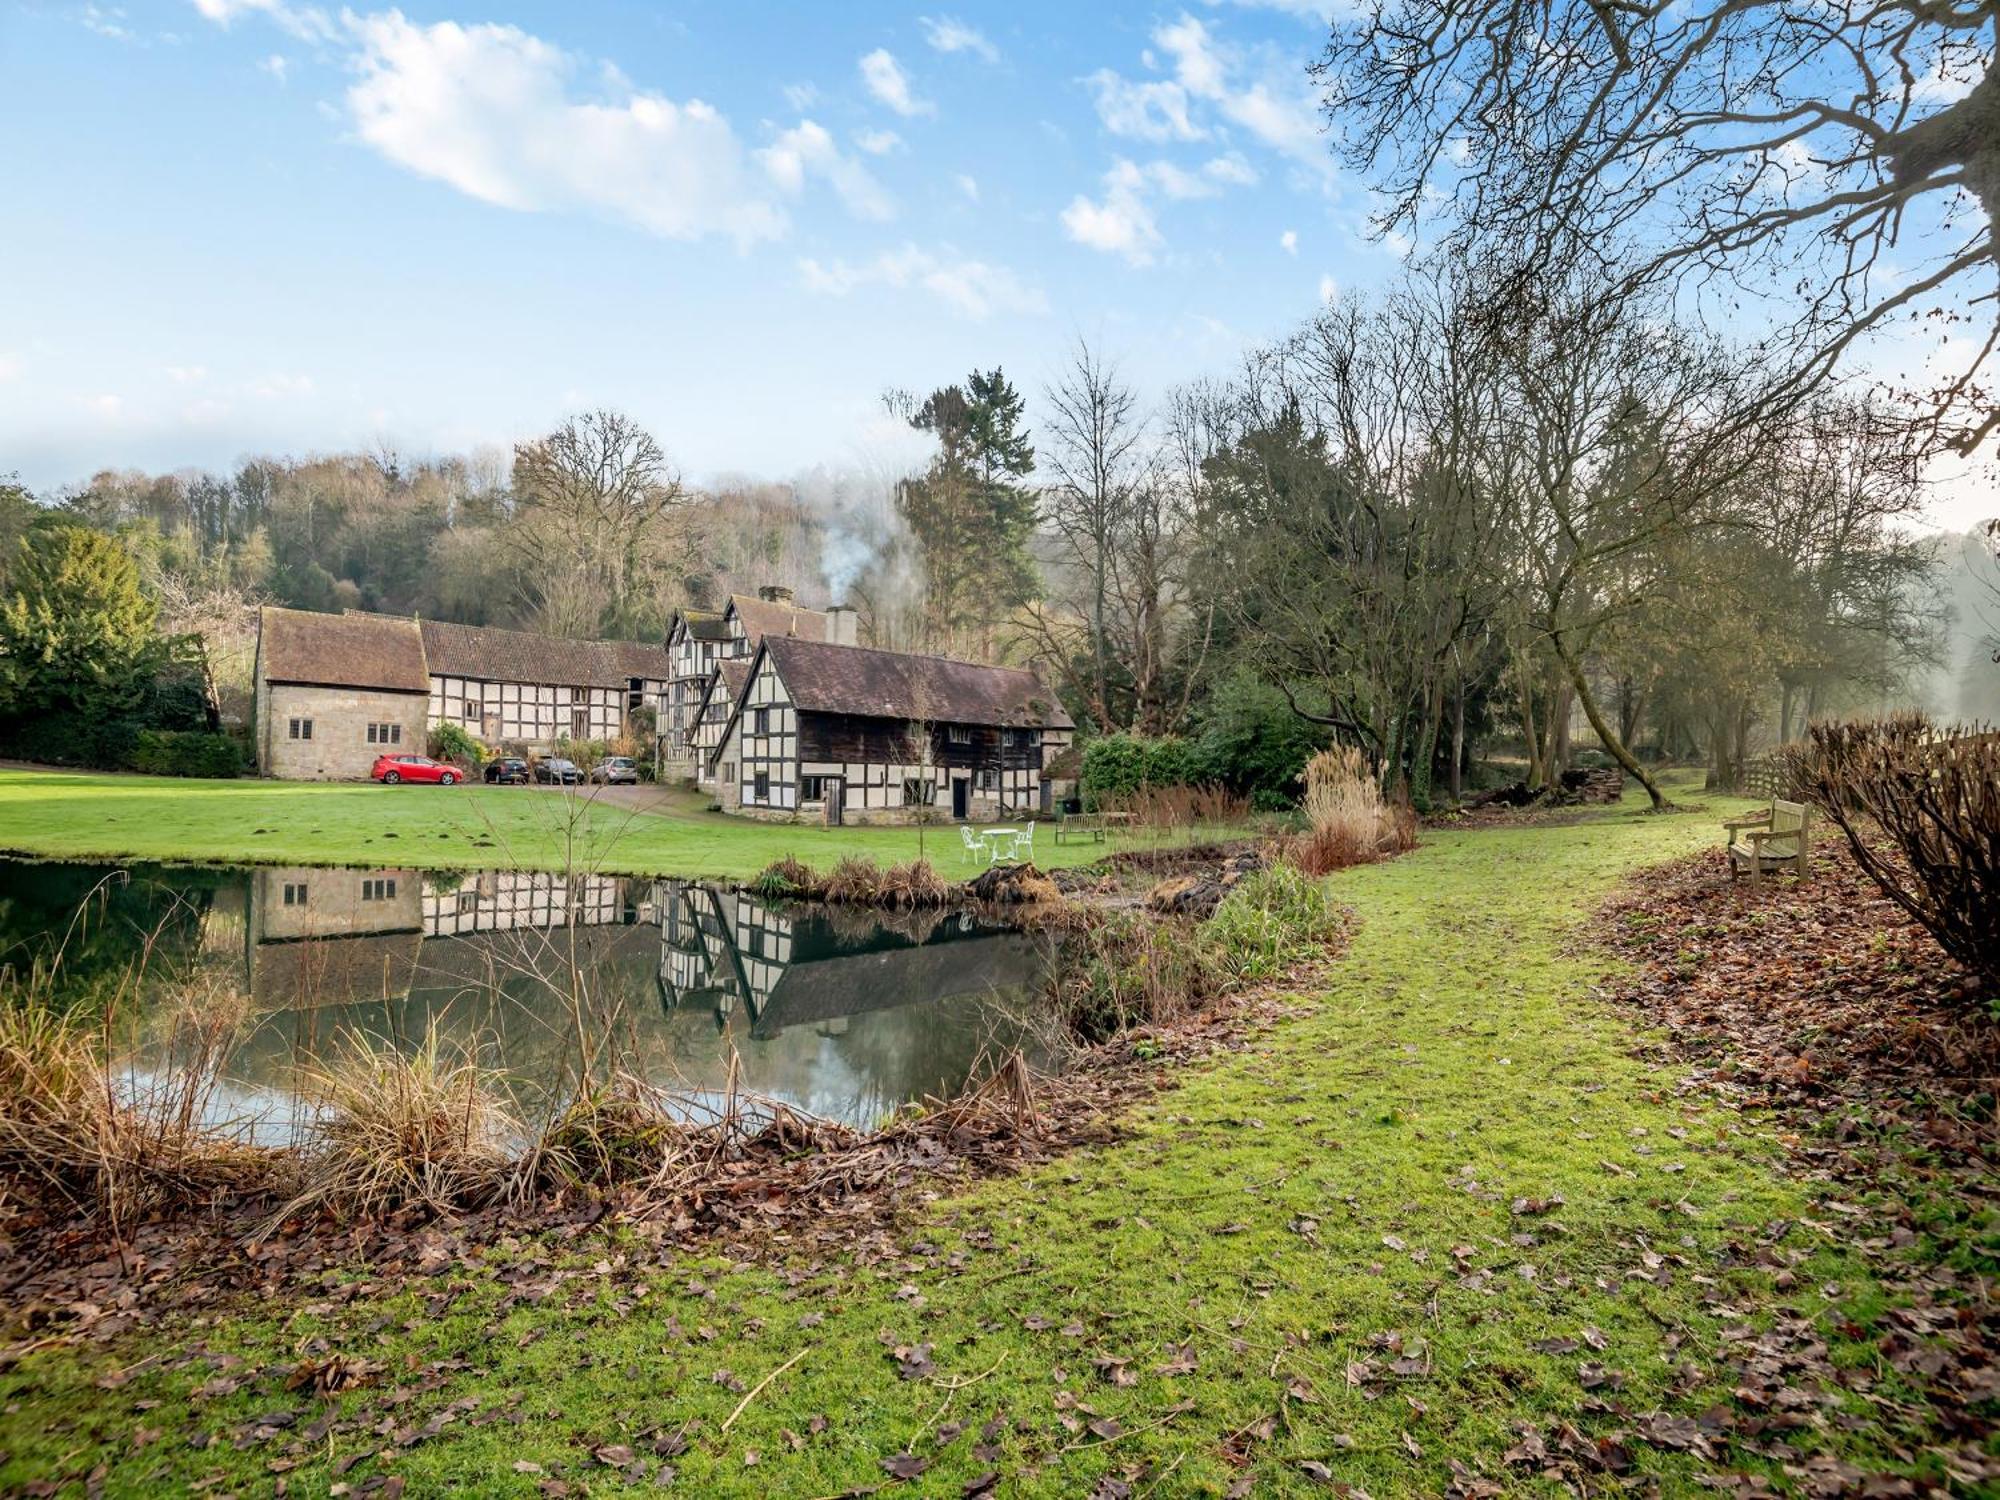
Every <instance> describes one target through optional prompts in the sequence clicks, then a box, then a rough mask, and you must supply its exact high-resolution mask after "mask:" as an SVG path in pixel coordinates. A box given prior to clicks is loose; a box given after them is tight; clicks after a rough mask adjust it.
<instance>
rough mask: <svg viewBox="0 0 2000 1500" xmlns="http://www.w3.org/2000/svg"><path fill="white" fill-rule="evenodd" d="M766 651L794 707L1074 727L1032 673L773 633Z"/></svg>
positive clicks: (952, 720)
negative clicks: (838, 644) (830, 643)
mask: <svg viewBox="0 0 2000 1500" xmlns="http://www.w3.org/2000/svg"><path fill="white" fill-rule="evenodd" d="M764 650H765V652H766V653H767V654H768V655H769V657H770V659H771V661H772V663H773V664H774V665H775V666H776V667H777V669H778V675H779V676H780V677H782V678H783V679H784V681H785V687H786V688H787V689H788V690H789V691H790V693H791V698H792V703H793V705H794V706H795V707H797V708H800V709H803V710H805V711H806V712H808V713H837V714H860V715H863V716H866V717H869V718H881V719H917V720H922V721H925V722H929V723H935V724H996V725H1005V726H1009V727H1012V728H1020V729H1028V728H1049V729H1070V728H1074V727H1075V726H1074V723H1073V721H1072V720H1071V719H1070V716H1069V715H1068V713H1066V712H1065V711H1064V709H1063V706H1062V704H1061V703H1060V702H1058V701H1057V699H1056V695H1055V694H1054V693H1052V692H1050V691H1049V690H1048V689H1047V688H1046V687H1044V686H1043V685H1042V680H1041V679H1040V678H1039V677H1037V676H1036V675H1035V674H1034V673H1033V672H1029V671H1026V670H1023V669H1022V668H1019V667H988V666H982V665H980V664H979V663H977V662H969V661H954V660H952V659H951V658H950V657H944V656H918V655H915V654H913V653H911V652H907V651H877V650H874V649H873V648H871V647H867V646H835V645H829V644H827V643H825V642H822V641H808V640H800V639H797V638H794V637H788V636H777V635H767V636H765V637H764Z"/></svg>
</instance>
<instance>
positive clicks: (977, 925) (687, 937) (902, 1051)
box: [0, 861, 1054, 1144]
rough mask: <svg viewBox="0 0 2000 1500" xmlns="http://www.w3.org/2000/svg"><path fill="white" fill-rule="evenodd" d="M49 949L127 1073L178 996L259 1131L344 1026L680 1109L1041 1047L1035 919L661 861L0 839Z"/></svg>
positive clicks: (907, 1087)
mask: <svg viewBox="0 0 2000 1500" xmlns="http://www.w3.org/2000/svg"><path fill="white" fill-rule="evenodd" d="M57 950H60V951H61V953H62V959H61V963H60V965H59V966H58V968H57V971H56V972H57V975H58V978H57V992H58V994H59V996H61V997H62V998H64V999H66V1000H68V1001H69V1002H70V1003H73V1004H87V1005H96V1006H100V1007H108V1008H110V1009H111V1010H112V1012H113V1013H114V1015H116V1016H117V1017H118V1022H117V1024H115V1025H114V1027H113V1034H114V1035H115V1036H117V1037H119V1038H120V1042H119V1046H120V1049H121V1056H120V1062H121V1065H122V1066H123V1067H124V1069H125V1070H126V1071H127V1072H128V1074H129V1076H131V1077H133V1078H135V1079H138V1080H141V1081H142V1082H143V1080H144V1079H145V1078H147V1077H148V1076H151V1075H156V1074H157V1073H158V1071H159V1070H160V1069H161V1068H163V1067H164V1066H165V1065H166V1059H167V1058H168V1057H169V1056H170V1055H174V1056H178V1055H181V1053H183V1052H184V1051H185V1048H186V1046H187V1043H186V1039H185V1038H186V1032H187V1029H188V1028H187V1026H186V1024H185V1019H186V1017H187V1015H188V1014H189V1012H190V1010H195V1011H198V1012H199V1013H200V1015H199V1019H200V1020H201V1021H202V1022H203V1023H204V1024H206V1025H208V1026H210V1027H211V1028H212V1029H213V1030H214V1032H215V1034H216V1036H217V1037H218V1041H217V1042H216V1043H215V1050H216V1053H217V1055H219V1057H220V1058H221V1061H220V1064H219V1069H218V1082H217V1087H216V1089H215V1092H214V1095H213V1097H212V1099H211V1100H210V1101H209V1102H208V1104H207V1107H206V1113H208V1114H210V1115H211V1116H212V1117H214V1118H216V1119H219V1120H230V1121H237V1122H241V1123H242V1124H243V1126H244V1127H245V1130H246V1133H247V1134H248V1135H249V1137H250V1138H251V1139H254V1140H257V1141H260V1142H263V1143H267V1144H281V1143H283V1142H284V1141H286V1140H288V1139H290V1138H292V1137H293V1136H294V1135H295V1134H296V1133H297V1132H298V1130H299V1128H300V1126H301V1124H302V1123H303V1122H304V1121H305V1120H306V1119H307V1118H308V1113H309V1107H308V1106H307V1105H306V1104H305V1103H304V1102H303V1101H302V1100H301V1098H300V1094H299V1090H300V1080H301V1079H302V1078H304V1077H306V1076H307V1075H308V1074H309V1072H310V1070H311V1069H312V1068H313V1067H314V1066H315V1065H316V1064H317V1063H319V1062H320V1061H321V1060H323V1059H325V1058H327V1057H328V1056H330V1055H332V1054H334V1053H335V1052H337V1051H340V1050H343V1049H344V1048H346V1047H347V1046H349V1045H350V1044H351V1042H352V1039H353V1038H354V1037H355V1036H356V1035H357V1034H359V1035H363V1036H365V1037H367V1038H368V1039H370V1040H371V1041H372V1042H375V1043H378V1044H388V1045H392V1046H396V1047H399V1048H403V1049H413V1048H416V1047H419V1046H421V1045H423V1044H424V1042H425V1040H426V1038H427V1037H428V1036H429V1035H431V1034H432V1033H433V1032H434V1033H435V1034H436V1036H437V1038H438V1039H439V1040H440V1041H441V1042H442V1043H443V1044H444V1045H445V1047H446V1048H447V1049H448V1050H449V1049H460V1048H463V1049H466V1050H468V1051H470V1052H472V1053H473V1054H474V1055H476V1056H478V1058H479V1059H480V1060H481V1061H482V1062H483V1063H485V1064H487V1065H489V1066H491V1067H493V1068H496V1069H498V1070H499V1073H500V1075H501V1078H502V1081H503V1084H504V1086H505V1087H507V1088H508V1090H509V1091H510V1092H511V1093H513V1094H514V1096H515V1097H516V1099H517V1100H518V1102H519V1105H520V1108H521V1112H522V1113H523V1114H524V1115H526V1116H529V1117H532V1116H533V1114H534V1113H535V1112H536V1111H537V1110H538V1109H540V1108H545V1107H547V1105H548V1103H549V1101H550V1100H551V1099H552V1098H556V1097H559V1096H560V1095H561V1094H562V1092H563V1091H564V1090H566V1089H567V1088H568V1087H569V1086H571V1085H572V1084H573V1082H574V1080H575V1078H576V1077H577V1076H578V1073H579V1071H580V1070H582V1069H584V1068H588V1069H589V1070H590V1071H592V1072H593V1073H595V1074H597V1075H599V1076H602V1075H603V1074H605V1073H606V1072H608V1071H609V1070H611V1069H613V1068H617V1069H622V1070H625V1071H627V1072H630V1073H634V1074H636V1075H638V1076H641V1077H643V1078H644V1079H646V1080H647V1081H648V1082H649V1083H652V1084H653V1085H655V1086H657V1087H658V1088H660V1089H662V1090H663V1091H667V1092H669V1093H671V1094H673V1095H675V1096H678V1097H680V1098H681V1099H683V1100H684V1101H686V1106H687V1107H688V1108H689V1109H690V1110H691V1111H694V1112H698V1111H699V1110H700V1109H702V1108H704V1107H712V1106H713V1105H715V1104H716V1103H719V1102H720V1100H721V1099H722V1097H723V1096H724V1094H725V1092H726V1091H727V1090H728V1089H729V1088H730V1087H731V1084H732V1078H733V1084H734V1087H735V1088H736V1089H737V1090H738V1091H739V1093H741V1094H744V1095H748V1096H755V1097H761V1098H764V1099H769V1100H776V1101H780V1102H783V1103H785V1104H787V1105H790V1106H792V1107H794V1108H796V1109H801V1110H804V1111H807V1112H810V1113H811V1114H814V1115H817V1116H820V1117H822V1118H827V1119H833V1120H839V1121H842V1122H844V1123H848V1124H853V1125H859V1126H863V1127H867V1126H872V1125H874V1124H876V1123H878V1122H879V1121H880V1120H881V1119H882V1118H883V1117H884V1116H886V1115H887V1114H888V1113H889V1112H890V1111H892V1110H893V1109H894V1108H895V1107H896V1106H898V1105H900V1104H903V1103H905V1102H907V1101H911V1100H915V1099H921V1098H923V1097H925V1096H927V1095H946V1094H950V1093H952V1092H955V1091H957V1090H958V1089H959V1088H961V1087H962V1086H963V1085H964V1084H965V1083H966V1082H967V1081H968V1079H969V1078H971V1077H972V1076H973V1075H974V1074H975V1073H976V1072H977V1070H978V1069H979V1067H980V1066H981V1065H982V1060H986V1061H990V1060H992V1059H994V1058H997V1057H999V1056H1004V1055H1005V1053H1006V1052H1007V1051H1009V1050H1011V1049H1014V1048H1020V1049H1021V1050H1022V1051H1024V1052H1025V1053H1026V1054H1027V1055H1028V1058H1029V1060H1030V1062H1032V1063H1035V1064H1037V1065H1041V1066H1045V1065H1048V1064H1049V1063H1050V1062H1051V1061H1052V1058H1053V1050H1054V1044H1053V1041H1052V1038H1051V1035H1050V1029H1049V1028H1047V1027H1046V1026H1044V1025H1042V1024H1039V1019H1038V1018H1040V1017H1041V1016H1042V1015H1043V1014H1044V1009H1043V1007H1042V1006H1041V1004H1040V1003H1039V1001H1040V997H1041V995H1042V991H1043V984H1044V981H1045V978H1046V975H1047V972H1048V965H1049V963H1050V961H1051V959H1050V949H1049V945H1048V943H1047V941H1046V940H1045V939H1043V938H1041V937H1039V936H1035V935H1031V934H1028V933H1024V932H1021V931H1018V930H1015V929H1013V928H1011V927H1009V926H1007V925H1006V924H1005V923H1004V922H1002V921H1000V920H999V919H997V918H995V917H992V916H990V915H987V914H982V913H976V912H950V913H943V912H920V913H886V912H876V911H859V910H854V909H849V908H829V907H818V906H807V905H800V904H797V903H786V902H773V901H765V900H760V899H758V898H756V897H754V896H751V895H748V894H745V893H743V892H740V891H735V890H730V889H727V888H722V887H717V886H711V885H704V884H699V883H694V882H689V881H680V880H666V879H661V880H642V879H633V878H627V877H620V876H595V875H593V876H571V877H564V876H560V875H547V874H531V873H523V872H517V871H482V872H450V873H434V872H425V871H422V870H411V869H390V868H383V869H330V868H324V867H318V868H304V867H301V868H284V867H256V868H248V869H215V868H207V867H173V866H157V865H154V866H139V865H135V866H129V867H106V866H88V865H51V864H40V863H29V862H22V861H0V963H10V964H13V965H15V966H16V967H25V966H27V965H28V964H30V963H32V962H35V961H36V960H38V959H39V960H41V961H44V962H46V961H47V960H48V958H49V957H50V955H52V954H53V953H54V952H56V951H57ZM142 959H143V965H142V964H141V960H142ZM134 972H139V973H140V976H141V977H140V978H139V980H138V981H137V982H136V984H135V983H133V982H132V981H130V980H129V979H128V978H127V977H126V976H129V975H131V974H132V973H134ZM190 996H193V997H195V998H194V1000H193V1001H192V1002H191V1001H190V998H189V997H190ZM169 1012H174V1013H175V1017H174V1018H170V1017H169V1014H168V1013H169ZM176 1049H179V1050H178V1051H177V1050H176Z"/></svg>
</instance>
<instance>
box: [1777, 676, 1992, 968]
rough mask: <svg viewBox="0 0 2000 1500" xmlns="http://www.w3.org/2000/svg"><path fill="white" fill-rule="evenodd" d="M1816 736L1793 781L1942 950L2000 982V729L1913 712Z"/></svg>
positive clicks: (1820, 730)
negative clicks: (1875, 832) (1876, 835)
mask: <svg viewBox="0 0 2000 1500" xmlns="http://www.w3.org/2000/svg"><path fill="white" fill-rule="evenodd" d="M1809 735H1810V737H1809V738H1808V739H1807V740H1806V741H1805V742H1804V743H1802V744H1799V745H1795V746H1793V747H1791V749H1790V751H1789V754H1788V760H1789V761H1790V769H1791V771H1792V775H1793V777H1794V779H1795V780H1796V782H1797V784H1798V785H1799V786H1800V787H1801V788H1802V789H1803V790H1804V792H1805V794H1806V795H1807V796H1808V797H1809V798H1810V799H1811V800H1812V801H1813V802H1815V803H1817V804H1818V805H1819V806H1820V807H1821V808H1822V809H1824V810H1825V812H1826V814H1827V816H1828V817H1830V818H1832V819H1833V821H1834V823H1835V824H1836V825H1837V826H1838V827H1839V829H1840V831H1841V832H1842V833H1844V834H1845V835H1846V836H1847V843H1848V847H1849V848H1851V849H1852V850H1853V851H1854V858H1855V862H1856V863H1858V864H1859V865H1860V866H1861V868H1862V869H1864V870H1866V871H1867V872H1868V874H1869V876H1870V877H1871V878H1872V879H1873V880H1874V881H1875V883H1876V884H1877V885H1878V886H1880V887H1881V888H1882V892H1883V894H1884V895H1886V896H1888V897H1889V899H1890V900H1892V901H1894V902H1895V903H1896V904H1897V905H1898V906H1900V907H1902V908H1903V910H1904V911H1906V912H1908V913H1909V914H1910V915H1911V916H1912V917H1914V918H1916V920H1917V921H1918V922H1920V923H1922V924H1923V925H1924V927H1925V928H1926V929H1928V930H1929V932H1930V934H1931V936H1932V937H1934V938H1936V939H1937V941H1938V946H1939V947H1941V948H1943V949H1944V951H1945V952H1946V953H1948V954H1950V955H1951V956H1952V957H1953V958H1955V959H1957V960H1958V961H1959V962H1960V963H1962V964H1964V965H1965V966H1966V968H1968V969H1970V970H1972V971H1973V972H1974V973H1975V974H1977V975H1979V976H1980V977H1981V978H1982V979H1984V980H1985V981H1986V982H1987V983H1988V984H1989V985H1992V986H1996V987H2000V732H1995V731H1993V730H1991V729H1987V728H1983V727H1979V726H1971V727H1967V726H1958V725H1954V726H1950V727H1947V728H1942V729H1940V728H1938V727H1937V726H1935V725H1933V724H1932V723H1931V721H1930V720H1929V719H1928V718H1927V717H1926V716H1924V715H1923V714H1917V713H1906V714H1897V715H1894V716H1892V717H1890V718H1886V719H1879V720H1872V721H1858V722H1854V723H1844V724H1843V723H1821V724H1814V725H1813V726H1812V727H1811V730H1810V731H1809ZM1871 825H1872V827H1874V828H1879V829H1880V830H1881V832H1882V833H1883V834H1884V835H1886V836H1887V838H1888V841H1889V844H1890V846H1891V847H1892V848H1893V850H1894V854H1895V857H1893V858H1892V857H1890V856H1889V855H1888V854H1886V853H1885V852H1884V851H1883V850H1882V848H1881V847H1880V846H1879V845H1878V844H1876V843H1875V842H1874V841H1873V840H1872V839H1871V838H1870V837H1869V833H1870V829H1871Z"/></svg>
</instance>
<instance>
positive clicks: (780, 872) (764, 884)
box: [748, 854, 819, 901]
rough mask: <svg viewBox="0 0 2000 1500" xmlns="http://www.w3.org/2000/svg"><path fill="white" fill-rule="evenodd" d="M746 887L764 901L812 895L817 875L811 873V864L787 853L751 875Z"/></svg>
mask: <svg viewBox="0 0 2000 1500" xmlns="http://www.w3.org/2000/svg"><path fill="white" fill-rule="evenodd" d="M748 888H749V891H750V893H751V894H752V895H753V896H761V897H763V898H764V899H765V900H766V901H783V900H786V899H787V898H802V897H807V896H811V895H813V894H814V893H815V892H816V891H817V890H818V888H819V877H818V876H817V875H815V874H813V872H812V867H811V866H809V865H807V864H805V863H804V862H803V861H801V860H799V859H797V858H796V857H794V856H793V855H790V854H787V855H786V856H785V857H784V858H783V859H774V860H772V861H771V862H770V863H769V864H768V865H766V866H764V868H763V869H761V870H759V871H758V872H757V873H756V874H755V875H754V876H752V877H751V879H750V884H749V887H748Z"/></svg>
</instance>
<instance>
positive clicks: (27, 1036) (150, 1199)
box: [0, 971, 279, 1229]
mask: <svg viewBox="0 0 2000 1500" xmlns="http://www.w3.org/2000/svg"><path fill="white" fill-rule="evenodd" d="M51 983H52V971H36V972H34V973H31V974H30V975H29V976H28V977H27V978H26V979H10V981H9V982H8V983H7V984H6V986H5V987H4V989H0V1181H4V1182H5V1184H6V1185H7V1186H8V1188H9V1189H10V1196H13V1197H15V1198H17V1199H19V1200H20V1201H21V1202H23V1203H40V1204H43V1205H60V1206H61V1207H63V1208H65V1209H67V1210H68V1211H70V1212H72V1213H76V1214H80V1215H82V1216H83V1217H85V1218H90V1219H102V1220H104V1221H107V1222H108V1223H109V1224H110V1225H111V1226H112V1227H113V1228H114V1229H119V1228H122V1227H124V1226H128V1225H130V1224H132V1223H135V1222H137V1221H138V1220H139V1219H142V1218H144V1217H146V1216H148V1215H150V1214H152V1213H154V1212H157V1211H159V1210H161V1209H163V1208H166V1207H170V1206H171V1207H175V1208H178V1209H181V1210H187V1209H191V1208H199V1207H200V1206H202V1205H204V1204H207V1203H209V1202H212V1201H214V1200H215V1199H217V1198H220V1197H226V1196H230V1195H233V1194H235V1193H237V1192H239V1191H245V1190H254V1189H256V1188H258V1187H260V1186H266V1185H268V1184H269V1183H270V1182H272V1181H273V1180H275V1179H276V1178H277V1176H278V1175H279V1166H278V1164H277V1163H276V1162H274V1161H273V1160H271V1159H270V1158H269V1157H268V1156H267V1154H265V1153H262V1152H258V1151H255V1150H253V1149H251V1148H249V1147H247V1146H244V1145H242V1144H241V1143H240V1142H239V1141H237V1140H236V1139H234V1137H233V1133H232V1132H231V1131H230V1130H229V1129H228V1128H227V1127H226V1126H225V1125H223V1124H222V1123H220V1122H217V1121H216V1120H214V1119H213V1118H212V1117H211V1107H212V1102H213V1095H214V1089H215V1082H216V1078H217V1075H218V1072H219V1069H220V1064H221V1059H222V1057H223V1055H224V1052H225V1050H226V1040H227V1037H228V1036H229V1035H230V1034H231V1033H232V1032H233V1028H234V1025H235V1021H236V1019H237V1016H238V1015H239V1014H240V1009H239V1010H237V1011H232V1010H231V1008H230V1006H229V1005H228V1004H227V1003H225V1002H227V1001H228V1000H229V998H230V997H229V996H228V995H226V994H220V993H217V992H215V987H214V986H213V985H212V984H210V983H209V982H207V981H206V980H204V979H202V978H201V977H200V976H195V978H194V979H192V980H190V981H186V982H183V983H182V984H178V985H175V986H173V987H172V988H170V989H169V990H168V991H167V992H166V993H165V994H164V995H163V996H162V997H161V998H160V999H159V1001H158V1002H157V1004H158V1006H159V1009H160V1011H161V1014H162V1016H163V1018H164V1024H165V1027H166V1030H167V1039H166V1042H165V1044H164V1055H163V1056H162V1057H161V1059H160V1060H159V1061H158V1063H157V1065H156V1066H152V1067H147V1068H143V1069H142V1068H140V1067H138V1066H136V1065H135V1066H134V1067H132V1068H130V1069H128V1070H119V1069H116V1068H114V1066H113V1064H112V1062H111V1060H110V1047H109V1042H108V1030H109V1022H108V1020H99V1021H97V1022H95V1023H93V1024H88V1025H86V1024H84V1023H83V1022H82V1021H81V1020H79V1019H78V1018H76V1017H74V1016H72V1015H69V1014H67V1013H65V1012H63V1011H62V1010H61V1009H59V1008H58V1007H57V1006H56V1005H55V1004H54V1003H53V1000H52V998H51V994H50V989H49V987H50V985H51Z"/></svg>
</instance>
